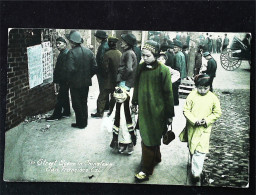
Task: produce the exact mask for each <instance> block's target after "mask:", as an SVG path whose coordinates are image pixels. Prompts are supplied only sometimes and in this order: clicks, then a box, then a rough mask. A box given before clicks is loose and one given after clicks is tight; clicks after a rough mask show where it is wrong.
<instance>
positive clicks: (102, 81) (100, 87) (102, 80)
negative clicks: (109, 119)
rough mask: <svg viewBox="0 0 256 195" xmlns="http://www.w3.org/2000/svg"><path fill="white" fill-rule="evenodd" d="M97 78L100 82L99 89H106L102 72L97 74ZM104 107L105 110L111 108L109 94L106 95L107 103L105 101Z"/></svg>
mask: <svg viewBox="0 0 256 195" xmlns="http://www.w3.org/2000/svg"><path fill="white" fill-rule="evenodd" d="M97 78H98V84H99V91H100V93H101V92H103V90H104V77H103V76H101V75H100V74H97ZM99 96H100V94H99ZM99 96H98V99H99ZM98 99H97V101H98ZM97 109H98V108H97ZM104 109H105V110H108V109H109V96H107V97H106V103H105V108H104Z"/></svg>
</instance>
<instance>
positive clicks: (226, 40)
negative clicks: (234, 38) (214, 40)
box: [222, 34, 229, 51]
mask: <svg viewBox="0 0 256 195" xmlns="http://www.w3.org/2000/svg"><path fill="white" fill-rule="evenodd" d="M228 45H229V39H228V37H227V34H225V38H224V40H223V45H222V51H224V50H226V49H227V47H228Z"/></svg>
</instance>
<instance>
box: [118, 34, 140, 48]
mask: <svg viewBox="0 0 256 195" xmlns="http://www.w3.org/2000/svg"><path fill="white" fill-rule="evenodd" d="M121 38H122V39H123V40H124V41H125V42H126V43H127V44H129V45H131V46H135V45H136V44H137V40H136V37H135V36H134V34H122V35H121Z"/></svg>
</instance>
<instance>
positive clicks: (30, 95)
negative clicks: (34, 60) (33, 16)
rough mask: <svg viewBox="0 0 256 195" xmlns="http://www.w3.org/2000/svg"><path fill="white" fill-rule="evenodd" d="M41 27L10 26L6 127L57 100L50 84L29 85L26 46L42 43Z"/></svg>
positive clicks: (12, 125) (46, 107)
mask: <svg viewBox="0 0 256 195" xmlns="http://www.w3.org/2000/svg"><path fill="white" fill-rule="evenodd" d="M41 32H42V30H35V31H33V30H32V29H12V30H10V32H9V45H8V58H7V97H6V130H8V129H10V128H13V127H15V126H16V125H18V124H19V123H21V122H22V121H23V120H24V119H25V117H26V116H33V115H36V114H39V113H44V112H47V111H49V110H51V109H52V108H53V107H54V105H55V101H56V96H55V95H54V88H53V84H52V83H50V84H42V85H40V86H36V87H34V88H32V89H30V88H29V80H28V61H27V47H28V46H32V45H36V44H39V43H40V42H41V40H42V39H41Z"/></svg>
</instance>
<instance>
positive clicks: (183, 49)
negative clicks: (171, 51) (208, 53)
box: [182, 45, 189, 72]
mask: <svg viewBox="0 0 256 195" xmlns="http://www.w3.org/2000/svg"><path fill="white" fill-rule="evenodd" d="M182 53H183V54H184V56H185V60H186V71H187V72H188V66H189V57H188V45H183V47H182Z"/></svg>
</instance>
